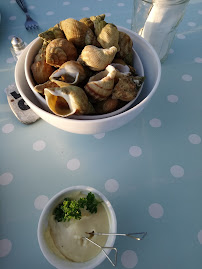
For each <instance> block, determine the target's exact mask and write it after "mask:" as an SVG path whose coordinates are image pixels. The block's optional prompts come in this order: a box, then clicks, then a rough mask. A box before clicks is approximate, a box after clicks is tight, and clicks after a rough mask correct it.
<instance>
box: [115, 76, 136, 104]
mask: <svg viewBox="0 0 202 269" xmlns="http://www.w3.org/2000/svg"><path fill="white" fill-rule="evenodd" d="M137 93H138V90H137V87H136V84H135V83H134V81H133V78H132V77H130V76H125V77H121V78H119V81H118V83H117V84H116V86H115V87H114V89H113V91H112V98H113V99H119V100H122V101H126V102H129V101H131V100H133V99H134V98H135V97H136V95H137Z"/></svg>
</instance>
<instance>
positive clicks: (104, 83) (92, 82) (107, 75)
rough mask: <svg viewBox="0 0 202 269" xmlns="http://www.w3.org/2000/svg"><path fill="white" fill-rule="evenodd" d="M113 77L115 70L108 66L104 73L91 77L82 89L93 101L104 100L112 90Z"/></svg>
mask: <svg viewBox="0 0 202 269" xmlns="http://www.w3.org/2000/svg"><path fill="white" fill-rule="evenodd" d="M115 76H116V69H115V68H114V67H113V66H111V65H108V66H107V68H106V69H105V70H104V71H101V72H99V73H97V74H96V75H95V76H93V77H91V78H90V79H89V82H88V83H87V84H86V85H85V87H84V88H85V90H86V92H87V93H88V94H89V95H90V96H91V97H92V98H93V99H94V100H99V101H102V100H106V99H107V98H108V97H109V96H110V95H111V93H112V90H113V88H114V78H115Z"/></svg>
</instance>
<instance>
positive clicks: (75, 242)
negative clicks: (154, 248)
mask: <svg viewBox="0 0 202 269" xmlns="http://www.w3.org/2000/svg"><path fill="white" fill-rule="evenodd" d="M68 197H69V198H71V199H76V200H77V199H79V198H80V197H84V195H82V194H81V193H80V192H79V193H78V192H76V193H74V195H73V196H72V195H71V196H70V195H69V196H68ZM81 212H82V217H81V219H80V220H75V219H71V220H70V221H65V222H58V221H57V220H55V217H54V215H51V216H50V217H49V223H48V228H47V230H46V233H45V237H46V241H47V242H48V244H49V247H50V248H51V249H52V251H53V252H54V253H55V254H56V255H58V256H60V257H63V258H66V259H68V260H71V261H74V262H85V261H88V260H90V259H92V258H94V257H95V256H96V255H98V254H99V252H100V251H101V249H100V248H99V247H97V246H95V245H94V244H93V243H91V242H89V241H88V240H86V239H85V238H82V237H88V238H90V239H91V240H92V241H94V242H95V243H97V244H98V245H100V246H104V245H105V243H106V241H107V238H108V236H96V235H93V236H91V235H88V234H86V232H92V231H94V232H102V233H108V232H109V219H108V214H107V211H106V209H105V207H104V206H103V204H102V203H100V204H98V207H97V213H93V214H91V213H90V212H89V211H87V210H86V209H82V210H81Z"/></svg>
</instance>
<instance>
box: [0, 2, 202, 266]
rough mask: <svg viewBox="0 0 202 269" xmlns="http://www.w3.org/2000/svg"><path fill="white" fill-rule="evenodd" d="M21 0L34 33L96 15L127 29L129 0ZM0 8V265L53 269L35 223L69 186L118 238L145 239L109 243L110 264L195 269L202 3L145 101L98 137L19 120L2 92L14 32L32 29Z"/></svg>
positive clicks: (6, 6) (201, 187) (201, 234)
mask: <svg viewBox="0 0 202 269" xmlns="http://www.w3.org/2000/svg"><path fill="white" fill-rule="evenodd" d="M26 2H27V4H28V9H29V12H30V14H31V16H32V17H33V18H34V19H35V20H36V21H38V23H39V25H40V31H43V30H46V29H48V28H49V27H51V26H53V25H55V24H56V23H57V22H59V21H60V20H62V19H66V18H69V17H73V18H75V19H81V18H82V17H90V16H92V15H99V14H102V13H105V14H106V21H107V22H112V23H114V24H116V25H119V26H123V27H126V28H129V29H130V28H131V15H132V4H133V1H132V0H123V1H120V0H113V1H108V0H87V1H82V0H77V1H73V0H71V1H64V0H58V1H53V0H50V1H48V0H46V1H45V0H44V1H39V0H35V1H34V0H27V1H26ZM0 12H1V23H0V58H1V61H0V81H1V91H0V113H1V114H0V115H1V117H0V199H1V200H0V268H2V269H14V268H23V269H24V268H30V269H35V268H43V269H48V268H53V266H51V265H50V264H49V263H48V262H47V261H46V259H45V258H44V256H43V255H42V253H41V251H40V249H39V246H38V241H37V224H38V220H39V216H40V214H41V210H42V209H43V207H44V206H45V204H46V203H47V201H48V200H49V199H50V198H51V197H52V196H53V195H54V194H56V193H57V192H58V191H60V190H62V189H64V188H66V187H69V186H73V185H88V186H92V187H94V188H96V189H98V190H99V191H101V192H102V193H103V194H104V195H105V196H106V197H107V198H108V199H109V200H110V202H111V203H112V205H113V207H114V210H115V212H116V216H117V221H118V232H120V233H124V232H126V233H127V232H141V231H146V232H147V233H148V234H147V236H146V237H145V239H144V240H143V241H139V242H138V241H136V240H132V239H127V238H120V237H117V239H116V243H115V246H116V247H117V249H118V264H117V268H137V269H148V268H152V269H153V268H155V269H162V268H163V269H170V268H172V269H179V268H183V269H190V268H192V269H199V268H201V267H202V214H201V205H202V163H201V161H202V143H201V138H202V105H201V104H202V1H201V0H199V1H191V2H190V3H189V5H188V7H187V9H186V13H185V16H184V19H183V21H182V22H181V24H180V25H179V28H178V32H177V35H176V37H175V39H174V42H173V44H172V48H171V50H170V54H169V56H168V59H167V60H166V61H165V63H163V64H162V77H161V82H160V85H159V87H158V89H157V92H156V94H155V96H154V97H153V99H152V101H151V102H150V103H149V105H148V106H147V107H146V108H145V110H144V111H143V112H142V113H141V114H140V115H139V116H138V117H137V118H136V119H134V120H133V121H131V122H130V123H128V124H127V125H125V126H123V127H122V128H120V129H117V130H115V131H111V132H108V133H101V134H97V135H78V134H72V133H68V132H64V131H62V130H59V129H57V128H55V127H53V126H51V125H49V124H48V123H46V122H45V121H43V120H41V119H40V120H39V121H37V122H36V123H34V124H32V125H24V124H22V123H21V122H19V121H18V120H17V118H16V117H15V116H14V114H13V113H12V111H11V110H10V107H9V105H8V102H7V97H6V93H5V89H6V88H7V87H8V86H9V85H12V84H14V83H15V78H14V69H15V64H16V63H15V61H14V60H13V57H12V55H11V52H10V47H11V44H10V42H11V38H12V36H13V35H17V36H20V37H21V38H22V39H23V40H24V41H25V42H26V43H27V44H28V43H29V42H31V41H32V40H33V39H34V38H35V37H37V33H30V32H27V31H26V29H25V27H24V22H25V16H24V14H23V13H22V11H21V10H20V8H19V7H18V6H17V4H16V3H15V1H14V0H9V1H6V0H1V3H0ZM99 268H111V264H110V263H109V262H108V261H107V260H105V261H104V262H103V263H102V264H101V265H100V266H99Z"/></svg>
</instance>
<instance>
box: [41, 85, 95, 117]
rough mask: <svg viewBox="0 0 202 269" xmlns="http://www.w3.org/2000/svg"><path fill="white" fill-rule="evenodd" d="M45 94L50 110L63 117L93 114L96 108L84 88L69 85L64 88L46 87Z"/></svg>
mask: <svg viewBox="0 0 202 269" xmlns="http://www.w3.org/2000/svg"><path fill="white" fill-rule="evenodd" d="M44 94H45V98H46V102H47V104H48V107H49V108H50V110H51V111H52V112H53V113H54V114H56V115H58V116H61V117H67V116H70V115H73V114H77V115H82V114H92V113H94V112H95V111H94V108H93V106H92V105H91V103H90V102H89V101H88V97H87V96H86V94H85V92H84V90H83V89H81V88H79V87H77V86H72V85H68V86H67V87H62V88H51V89H48V88H45V89H44Z"/></svg>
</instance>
